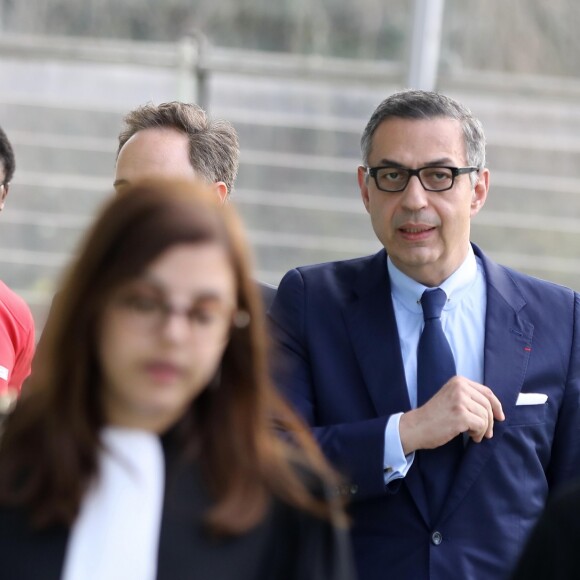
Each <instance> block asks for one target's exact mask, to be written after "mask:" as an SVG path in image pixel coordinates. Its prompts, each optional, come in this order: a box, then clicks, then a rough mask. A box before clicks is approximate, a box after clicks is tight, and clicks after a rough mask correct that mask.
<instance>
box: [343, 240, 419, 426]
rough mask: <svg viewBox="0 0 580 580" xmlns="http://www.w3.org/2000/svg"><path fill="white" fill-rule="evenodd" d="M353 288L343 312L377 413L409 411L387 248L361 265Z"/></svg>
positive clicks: (379, 414)
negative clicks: (388, 271)
mask: <svg viewBox="0 0 580 580" xmlns="http://www.w3.org/2000/svg"><path fill="white" fill-rule="evenodd" d="M353 289H354V293H353V295H352V300H351V301H349V302H347V303H346V304H345V307H344V308H343V316H344V320H345V323H346V326H347V330H348V333H349V336H350V339H351V342H352V346H353V349H354V352H355V354H356V357H357V360H358V363H359V366H360V370H361V373H362V375H363V378H364V382H365V385H366V387H367V389H368V392H369V395H370V397H371V400H372V402H373V405H374V407H375V411H376V413H377V416H381V415H390V414H392V413H395V412H400V411H407V410H409V409H410V408H411V404H410V402H409V395H408V392H407V383H406V380H405V370H404V367H403V360H402V357H401V348H400V344H399V335H398V331H397V323H396V320H395V312H394V309H393V304H392V300H391V288H390V284H389V277H388V274H387V265H386V253H385V251H384V250H381V251H380V252H379V253H378V254H375V256H373V257H372V258H371V259H370V261H369V262H367V263H366V264H365V266H364V268H361V270H360V271H359V272H358V276H357V278H356V280H355V281H354V284H353Z"/></svg>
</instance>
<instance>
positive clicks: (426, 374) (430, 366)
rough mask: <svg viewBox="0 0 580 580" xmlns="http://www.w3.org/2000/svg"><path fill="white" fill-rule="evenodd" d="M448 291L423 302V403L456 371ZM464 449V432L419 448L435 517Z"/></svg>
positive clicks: (419, 376) (420, 373) (420, 358)
mask: <svg viewBox="0 0 580 580" xmlns="http://www.w3.org/2000/svg"><path fill="white" fill-rule="evenodd" d="M446 301H447V295H446V294H445V292H444V291H443V290H441V288H436V289H434V290H425V292H423V296H421V306H422V308H423V317H424V319H425V326H424V328H423V332H422V333H421V338H420V339H419V347H418V349H417V405H418V406H422V405H424V404H425V403H426V402H427V401H428V400H429V399H430V398H431V397H432V396H433V395H434V394H435V393H436V392H437V391H438V390H439V389H440V388H441V387H442V386H443V385H444V384H445V383H446V382H447V381H448V380H449V379H450V378H451V377H452V376H454V375H455V374H456V372H455V360H454V358H453V353H452V352H451V347H450V346H449V343H448V342H447V338H446V337H445V334H444V333H443V328H442V326H441V311H442V310H443V306H444V305H445V302H446ZM462 451H463V441H462V438H461V436H458V437H455V438H454V439H452V440H451V441H449V442H448V443H446V444H445V445H442V446H441V447H438V448H436V449H423V450H421V451H419V455H418V458H419V466H420V469H421V474H422V476H423V481H424V484H425V490H426V492H427V499H428V501H429V511H430V514H431V519H432V521H433V520H435V519H436V518H437V516H438V515H439V513H440V512H441V508H442V506H443V502H444V501H445V498H446V497H447V493H448V492H449V488H450V487H451V483H452V481H453V477H454V476H455V471H456V469H457V464H458V462H459V459H460V458H461V453H462Z"/></svg>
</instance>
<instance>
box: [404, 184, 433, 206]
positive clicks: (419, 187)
mask: <svg viewBox="0 0 580 580" xmlns="http://www.w3.org/2000/svg"><path fill="white" fill-rule="evenodd" d="M402 204H403V206H404V207H405V208H407V209H409V210H412V211H417V210H418V209H422V208H424V207H426V206H427V204H428V192H427V190H426V189H425V188H424V187H423V184H422V183H421V180H420V179H419V176H418V175H411V176H410V177H409V181H408V182H407V187H405V189H404V190H403V198H402Z"/></svg>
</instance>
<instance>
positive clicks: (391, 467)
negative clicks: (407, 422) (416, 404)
mask: <svg viewBox="0 0 580 580" xmlns="http://www.w3.org/2000/svg"><path fill="white" fill-rule="evenodd" d="M402 416H403V413H397V414H395V415H391V416H390V417H389V420H388V421H387V426H386V427H385V452H384V458H383V465H384V477H385V485H387V484H388V483H390V482H391V481H393V480H394V479H401V478H402V477H405V475H407V472H408V471H409V468H410V467H411V465H413V459H415V452H414V451H413V452H412V453H409V455H405V454H404V452H403V445H402V443H401V435H400V433H399V422H400V420H401V417H402Z"/></svg>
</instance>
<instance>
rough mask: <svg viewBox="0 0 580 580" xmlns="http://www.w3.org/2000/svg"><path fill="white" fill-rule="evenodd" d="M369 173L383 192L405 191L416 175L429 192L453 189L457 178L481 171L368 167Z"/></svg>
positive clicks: (469, 168)
mask: <svg viewBox="0 0 580 580" xmlns="http://www.w3.org/2000/svg"><path fill="white" fill-rule="evenodd" d="M366 170H367V173H368V174H369V175H370V176H371V177H372V178H373V179H374V180H375V183H376V184H377V187H378V188H379V189H380V190H381V191H388V192H397V191H403V189H405V187H407V184H408V183H409V179H411V177H412V176H413V175H416V176H417V177H418V178H419V181H420V182H421V185H422V186H423V188H424V189H425V190H427V191H446V190H447V189H451V188H452V187H453V183H454V182H455V178H456V177H457V176H458V175H463V174H464V173H473V172H474V171H479V168H478V167H432V166H429V167H420V168H419V169H405V168H404V167H390V166H388V165H381V166H379V167H367V168H366Z"/></svg>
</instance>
